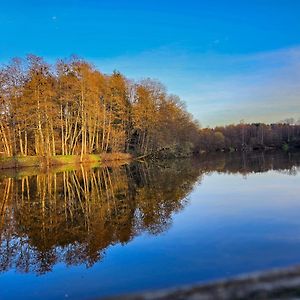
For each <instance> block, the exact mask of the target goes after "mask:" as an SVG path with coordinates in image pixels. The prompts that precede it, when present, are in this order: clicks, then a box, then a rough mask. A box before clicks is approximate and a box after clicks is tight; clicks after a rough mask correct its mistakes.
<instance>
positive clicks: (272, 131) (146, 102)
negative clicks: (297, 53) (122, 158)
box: [0, 55, 300, 160]
mask: <svg viewBox="0 0 300 300" xmlns="http://www.w3.org/2000/svg"><path fill="white" fill-rule="evenodd" d="M299 141H300V125H299V123H297V122H294V121H293V122H291V121H288V122H285V121H284V122H278V123H276V124H262V123H256V124H244V123H240V124H237V125H228V126H225V127H216V128H201V126H200V123H199V122H198V121H197V120H195V119H194V117H193V116H192V115H191V114H190V113H189V112H188V111H187V110H186V107H185V104H184V102H183V101H181V100H180V98H179V97H178V96H176V95H172V94H169V93H167V90H166V88H165V87H164V86H163V84H161V83H160V82H158V81H155V80H151V79H144V80H141V81H138V82H135V81H133V80H130V79H128V78H126V77H125V76H124V75H123V74H121V73H120V72H117V71H114V72H113V73H112V74H111V75H107V74H103V73H101V72H100V71H99V70H97V69H96V68H95V67H94V66H93V65H92V64H90V63H89V62H87V61H84V60H82V59H80V58H77V57H71V58H69V59H66V60H59V61H57V62H56V63H55V64H49V63H47V62H46V61H45V60H44V59H43V58H41V57H38V56H35V55H28V56H27V57H26V58H25V59H19V58H15V59H12V60H11V61H10V62H9V63H8V64H7V65H3V66H2V67H1V69H0V152H1V157H25V156H38V157H46V158H49V157H54V156H57V155H64V156H69V155H76V156H80V158H81V160H82V158H83V157H84V156H85V155H89V154H101V153H131V154H133V155H134V156H147V155H153V154H156V155H157V156H158V157H159V156H160V155H161V156H162V157H163V156H168V155H171V156H172V155H173V156H175V157H178V156H189V155H192V154H197V153H201V152H209V151H220V150H221V151H225V150H229V151H236V150H242V151H245V150H253V149H265V148H286V149H287V148H288V147H299V144H300V142H299Z"/></svg>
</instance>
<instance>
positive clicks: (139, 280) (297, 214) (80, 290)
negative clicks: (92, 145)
mask: <svg viewBox="0 0 300 300" xmlns="http://www.w3.org/2000/svg"><path fill="white" fill-rule="evenodd" d="M299 183H300V153H284V152H278V153H277V152H274V153H252V154H238V153H232V154H230V153H227V154H225V153H219V154H217V153H216V154H212V155H203V156H201V157H200V158H197V159H181V160H168V161H157V162H134V163H131V164H127V165H124V166H114V167H102V168H99V167H98V168H87V167H83V166H82V167H78V168H77V169H75V170H72V169H69V170H65V171H63V170H61V171H60V172H56V171H55V170H50V171H49V172H42V171H38V170H32V169H30V170H21V172H19V173H14V172H12V171H9V172H8V171H6V172H5V171H3V170H2V171H1V173H0V212H1V215H0V217H1V218H0V241H1V245H0V272H1V273H0V299H20V298H22V299H23V300H24V299H95V298H98V297H102V296H110V295H118V294H122V293H131V292H138V291H143V290H151V289H158V288H168V287H175V286H178V285H185V284H192V283H199V282H207V281H210V280H215V279H220V278H228V277H232V276H235V275H238V274H244V273H248V272H253V271H261V270H267V269H271V268H277V267H286V266H290V265H293V264H300V184H299Z"/></svg>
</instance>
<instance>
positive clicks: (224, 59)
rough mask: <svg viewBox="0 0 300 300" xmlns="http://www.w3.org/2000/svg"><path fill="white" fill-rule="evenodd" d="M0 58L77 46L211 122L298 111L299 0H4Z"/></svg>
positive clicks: (55, 54) (268, 118)
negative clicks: (151, 82) (155, 83)
mask: <svg viewBox="0 0 300 300" xmlns="http://www.w3.org/2000/svg"><path fill="white" fill-rule="evenodd" d="M0 4H1V6H0V7H1V9H0V36H1V38H0V62H2V63H5V62H7V61H8V60H9V59H10V58H11V57H14V56H24V55H26V54H28V53H34V54H37V55H41V56H43V57H45V58H46V59H47V60H49V61H55V60H56V59H57V58H60V57H68V56H69V55H71V54H77V55H79V56H81V57H83V58H86V59H88V60H90V61H92V62H93V63H94V64H95V65H96V66H97V67H98V68H99V69H100V70H102V71H103V72H106V73H110V72H112V71H113V70H114V69H118V70H120V71H121V72H123V73H125V75H127V76H128V77H130V78H132V79H136V80H138V79H140V78H145V77H153V78H156V79H159V80H160V81H162V82H163V83H165V84H166V85H167V88H168V90H169V92H170V93H175V94H178V95H179V96H180V97H181V98H182V99H183V100H184V101H185V102H186V103H187V108H188V110H189V111H190V112H192V113H193V115H194V116H195V117H196V118H198V119H199V120H200V122H201V123H202V124H203V125H204V126H207V125H209V126H214V125H219V124H224V123H237V122H239V121H240V120H242V119H243V120H245V121H249V122H253V121H264V122H274V121H278V120H281V119H284V118H287V117H295V118H297V119H298V118H300V99H299V98H300V1H297V0H285V1H282V0H273V1H271V0H260V1H258V0H251V1H248V0H244V1H243V0H239V1H234V0H227V1H225V0H223V1H221V0H219V1H218V0H215V1H212V0H211V1H208V0H207V1H201V0H199V1H192V0H185V1H176V0H173V1H171V0H160V1H159V0H152V1H143V0H140V1H137V0H132V1H129V0H127V1H125V0H115V1H101V0H98V1H95V0H85V1H83V0H77V1H71V0H69V1H63V0H61V1H57V0H52V1H33V0H27V1H13V0H11V1H4V0H0Z"/></svg>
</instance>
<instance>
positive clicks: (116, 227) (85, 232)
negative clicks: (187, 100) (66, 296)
mask: <svg viewBox="0 0 300 300" xmlns="http://www.w3.org/2000/svg"><path fill="white" fill-rule="evenodd" d="M299 166H300V155H299V154H297V153H292V154H291V153H290V154H285V153H273V154H264V153H258V154H251V155H246V154H237V153H235V154H214V155H207V156H201V157H200V158H199V159H197V160H178V161H171V160H170V161H163V162H156V163H147V162H143V163H132V164H130V165H125V166H119V167H113V168H112V167H102V168H95V169H89V168H84V167H81V168H80V169H78V170H73V171H65V172H60V173H55V172H44V173H43V172H40V173H39V174H36V175H26V172H25V173H24V172H23V173H22V176H19V174H15V176H14V177H10V176H8V177H5V174H2V179H1V180H0V183H1V184H0V195H1V199H0V212H1V219H0V238H1V247H0V270H1V271H2V272H5V271H8V270H10V269H15V270H17V271H18V272H25V273H26V272H34V273H37V274H43V273H46V272H49V271H51V270H52V268H53V266H54V265H55V264H57V263H59V262H63V263H65V264H66V265H79V264H85V265H87V266H92V265H93V264H94V263H95V262H97V261H100V260H101V259H103V257H104V255H105V250H106V249H107V248H108V247H109V246H111V245H114V244H117V243H121V244H126V243H128V242H129V241H130V240H132V239H133V238H134V237H135V236H137V235H139V234H140V233H142V232H145V231H146V232H149V233H150V234H154V235H155V234H160V233H161V232H164V231H166V230H167V229H168V228H169V227H170V226H171V222H172V215H173V214H174V213H175V212H179V211H180V210H182V209H183V208H184V207H185V205H186V204H187V203H188V200H187V196H188V194H189V193H190V192H191V190H192V188H193V186H194V185H195V183H196V182H198V183H201V179H202V177H203V175H204V174H206V173H210V172H215V171H216V172H225V173H240V174H243V175H245V176H247V175H248V174H249V173H252V172H266V171H268V170H277V171H279V172H286V173H288V174H290V175H294V174H296V173H297V171H298V170H299Z"/></svg>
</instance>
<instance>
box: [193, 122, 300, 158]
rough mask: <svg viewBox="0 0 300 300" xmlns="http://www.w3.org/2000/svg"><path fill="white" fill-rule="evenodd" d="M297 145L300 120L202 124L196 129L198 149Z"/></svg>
mask: <svg viewBox="0 0 300 300" xmlns="http://www.w3.org/2000/svg"><path fill="white" fill-rule="evenodd" d="M289 147H292V148H300V124H298V123H296V122H295V123H291V122H288V121H281V122H278V123H274V124H264V123H252V124H244V123H243V122H241V123H240V124H237V125H228V126H220V127H215V128H204V129H202V130H200V131H199V137H198V144H197V151H200V152H201V151H205V152H207V151H216V150H239V151H247V150H256V149H280V148H283V149H288V148H289Z"/></svg>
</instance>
